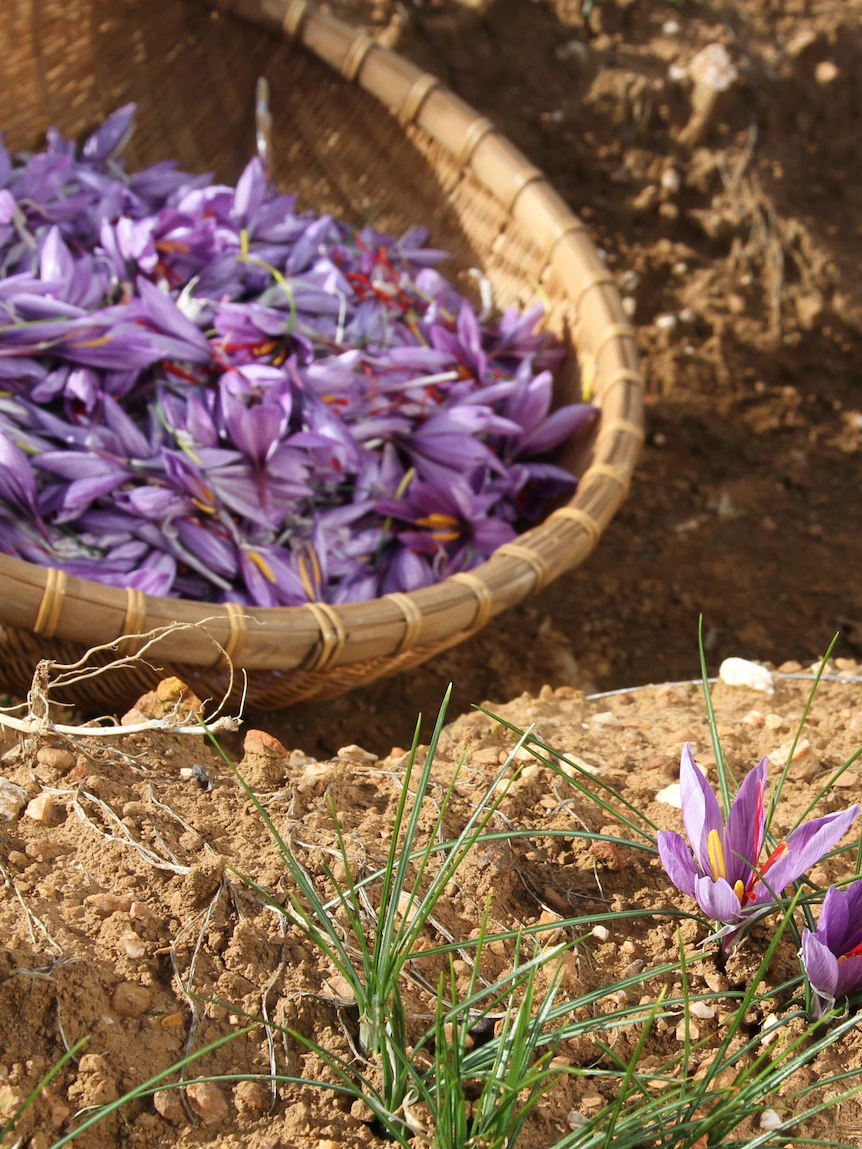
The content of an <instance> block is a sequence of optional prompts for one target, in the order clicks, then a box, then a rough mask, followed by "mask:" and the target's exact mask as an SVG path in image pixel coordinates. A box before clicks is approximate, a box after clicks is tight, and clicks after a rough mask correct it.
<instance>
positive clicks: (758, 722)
mask: <svg viewBox="0 0 862 1149" xmlns="http://www.w3.org/2000/svg"><path fill="white" fill-rule="evenodd" d="M742 721H743V722H744V723H745V724H746V726H762V725H763V724H764V722H765V721H766V719H765V718H764V717H763V715H762V714H761V713H760V711H759V710H749V712H748V713H747V714H746V715H745V717H744V718H743V719H742Z"/></svg>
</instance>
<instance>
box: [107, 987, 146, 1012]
mask: <svg viewBox="0 0 862 1149" xmlns="http://www.w3.org/2000/svg"><path fill="white" fill-rule="evenodd" d="M152 1003H153V991H152V990H151V989H149V988H148V987H147V986H145V985H138V983H137V982H134V981H121V982H120V984H119V985H118V986H117V988H116V989H115V990H114V992H113V993H112V994H111V1009H113V1011H114V1013H118V1014H119V1015H120V1017H140V1016H141V1014H143V1013H146V1012H147V1010H148V1009H149V1008H150V1006H151V1005H152Z"/></svg>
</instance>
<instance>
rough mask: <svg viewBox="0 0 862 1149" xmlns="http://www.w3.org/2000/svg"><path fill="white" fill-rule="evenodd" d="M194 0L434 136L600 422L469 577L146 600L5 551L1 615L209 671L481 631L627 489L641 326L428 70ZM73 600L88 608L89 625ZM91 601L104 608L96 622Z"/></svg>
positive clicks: (340, 656) (530, 186)
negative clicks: (500, 233) (524, 253)
mask: <svg viewBox="0 0 862 1149" xmlns="http://www.w3.org/2000/svg"><path fill="white" fill-rule="evenodd" d="M204 2H205V3H206V4H207V6H209V7H211V8H217V10H218V12H219V13H220V14H226V15H228V16H236V17H239V18H241V19H243V20H246V21H251V22H253V23H256V24H259V25H262V26H264V27H266V28H267V29H269V30H270V31H272V30H277V31H278V32H280V33H282V34H283V35H284V36H286V37H287V38H288V39H289V40H292V41H294V42H295V43H297V44H299V45H301V46H302V47H304V48H305V49H307V50H309V51H310V52H312V53H313V54H314V55H315V56H317V57H318V59H320V60H321V61H322V62H323V63H325V64H327V65H329V66H330V67H331V68H332V69H333V70H334V71H336V72H338V73H339V74H340V75H341V76H342V77H343V78H344V79H345V80H347V81H348V82H352V83H356V84H358V86H359V87H361V88H362V89H364V90H365V91H366V92H368V93H369V94H371V95H372V96H374V97H375V98H376V99H377V100H378V101H380V102H381V103H382V104H383V105H384V106H385V107H387V108H388V110H389V111H390V112H391V113H392V114H393V115H394V116H395V117H396V118H397V119H398V121H399V123H400V125H401V127H402V129H403V130H405V131H407V130H409V129H410V127H411V126H412V125H415V126H416V127H418V128H419V129H421V130H422V131H424V132H425V133H426V134H428V135H429V136H431V137H433V138H434V140H435V141H436V142H438V143H439V144H441V145H442V146H443V148H444V149H445V150H446V151H447V152H448V153H449V154H450V156H452V157H453V158H454V159H455V160H456V161H457V162H458V164H459V166H460V167H461V169H462V170H464V171H469V172H470V174H471V175H472V176H473V177H474V178H476V179H478V181H479V182H480V183H481V184H483V185H484V187H485V188H486V189H487V190H488V191H489V192H490V193H491V194H492V195H493V196H494V198H495V199H496V200H497V201H498V202H499V203H500V204H501V205H502V207H503V208H504V209H505V210H506V211H507V212H508V214H509V215H510V217H511V218H513V219H514V220H515V221H516V222H517V223H518V224H520V225H521V226H522V228H523V229H524V230H525V231H526V232H527V234H529V236H530V238H531V240H532V241H533V242H534V243H535V244H536V246H537V247H538V248H539V249H540V250H541V251H542V252H543V253H544V261H545V267H546V268H547V269H550V270H551V271H552V272H553V273H554V275H555V276H556V278H557V280H558V281H559V282H560V284H561V286H562V287H563V289H564V291H565V293H566V296H567V299H568V303H569V305H570V307H571V309H572V311H573V316H574V322H573V328H575V329H579V334H580V336H581V337H582V338H581V339H576V338H573V340H572V342H573V348H574V351H575V352H576V353H578V356H579V359H580V362H581V366H582V370H585V372H586V374H587V375H588V376H591V377H592V378H593V380H594V386H593V391H594V395H593V402H594V403H596V405H597V406H598V407H599V408H600V419H599V424H598V429H597V433H596V436H595V439H594V446H593V457H592V461H591V462H590V464H589V466H588V467H587V469H586V470H585V471H584V472H583V474H582V475H581V477H580V481H579V484H578V487H577V490H576V492H575V494H574V495H573V497H572V498H571V500H570V501H569V502H568V503H567V504H566V505H565V506H562V507H560V508H558V509H557V510H555V511H552V512H551V513H550V514H549V515H548V516H546V518H545V519H544V520H543V521H542V523H541V524H539V525H538V526H536V527H533V528H531V529H530V530H528V531H526V532H524V533H522V534H520V535H519V536H518V537H517V539H516V540H515V541H514V542H512V543H508V544H505V545H503V546H501V547H499V548H498V549H497V550H496V551H494V553H493V554H492V555H491V556H490V557H489V558H488V559H487V560H486V561H485V562H484V563H482V564H481V565H480V566H478V567H475V568H473V570H471V571H470V572H469V573H462V574H456V575H453V576H452V577H450V578H448V579H446V580H445V581H443V582H440V583H437V584H435V585H433V586H430V587H426V588H423V589H422V590H417V591H411V592H408V593H395V594H389V595H384V596H382V597H380V598H376V599H372V600H369V601H367V602H360V603H347V604H342V605H338V606H332V605H330V604H328V603H322V602H310V603H305V604H303V605H302V606H294V607H245V606H240V605H238V604H236V603H226V604H213V603H204V602H197V601H195V600H192V599H182V598H162V597H153V596H145V595H143V594H142V593H141V592H140V591H136V590H132V589H131V588H126V589H121V588H116V587H109V586H106V585H104V584H102V583H98V582H95V581H92V580H89V579H78V578H72V577H69V576H67V575H66V574H65V572H62V571H59V570H56V569H54V568H46V567H40V566H37V565H35V564H31V563H29V562H26V561H25V560H23V559H17V558H14V557H11V556H8V555H2V554H0V625H7V626H12V627H16V628H19V629H23V630H29V631H31V632H32V633H33V634H35V635H37V636H40V637H42V638H44V639H46V640H47V639H60V640H69V641H74V642H78V643H80V642H84V643H85V644H86V645H87V646H91V647H92V646H95V645H102V644H112V643H116V644H118V646H119V649H120V652H121V653H122V654H125V655H131V654H134V653H135V652H136V650H137V649H139V648H140V646H141V645H142V640H140V639H139V638H137V637H135V636H140V635H142V634H143V633H145V632H147V631H151V630H153V629H156V628H159V627H171V626H172V624H175V623H180V624H182V623H186V624H191V625H192V626H196V627H198V628H200V633H199V634H198V635H197V636H195V634H194V633H193V632H189V631H184V632H181V633H179V634H177V633H169V634H167V635H166V636H165V637H163V638H162V639H161V641H160V645H159V654H160V657H162V656H163V657H165V658H166V659H172V660H175V661H178V662H181V663H185V664H187V665H194V666H201V667H205V666H208V667H215V668H218V667H224V666H225V665H227V660H230V662H231V663H232V665H234V666H235V667H236V668H245V669H265V670H269V671H276V672H278V671H289V670H295V669H297V668H301V669H303V670H306V671H308V672H316V673H319V672H321V671H323V670H325V669H326V668H331V667H335V666H345V665H348V664H352V663H355V662H359V661H362V660H363V659H366V658H368V657H369V654H373V655H374V656H383V657H387V656H397V655H400V654H403V653H404V652H406V651H408V650H410V649H412V648H414V647H417V646H420V645H422V646H426V645H428V644H429V643H430V644H442V643H445V645H447V646H448V645H451V644H452V641H451V640H452V636H453V635H456V634H463V635H464V636H465V637H466V635H468V634H471V633H473V632H475V631H477V630H479V629H480V628H481V627H483V626H484V625H485V623H486V622H487V621H488V620H489V619H490V618H491V617H493V616H494V615H496V614H498V613H501V612H502V611H503V610H506V609H508V608H509V607H510V606H514V605H516V604H517V603H518V602H520V601H522V600H523V599H524V598H526V597H527V596H528V595H529V594H531V593H534V592H535V591H538V590H540V589H541V588H542V587H543V586H544V585H545V584H546V583H547V582H549V581H550V580H551V579H553V578H555V577H557V576H558V575H559V574H561V573H562V572H563V571H565V570H567V569H569V568H571V567H574V566H576V565H577V564H578V563H580V562H581V561H583V559H584V558H586V557H587V555H588V554H589V553H590V552H591V551H592V549H593V548H594V547H595V545H596V544H597V542H598V540H599V538H600V536H601V534H602V532H603V531H604V529H605V527H606V526H607V524H608V523H609V522H610V520H611V518H612V517H613V515H614V514H615V512H616V510H617V509H618V508H619V506H620V504H621V503H622V502H623V501H624V499H625V497H626V496H627V494H628V488H629V483H630V480H631V475H632V472H633V470H634V466H635V463H636V461H637V454H638V450H639V447H640V444H641V442H642V441H643V437H644V429H643V378H642V376H641V373H640V369H639V363H638V353H637V343H636V337H635V331H634V329H633V327H632V326H631V325H630V324H629V323H628V321H627V319H626V316H625V314H624V312H623V310H622V305H621V302H620V298H619V295H618V292H617V290H616V286H615V281H614V277H613V275H612V273H611V272H610V271H609V270H608V269H607V268H606V266H605V264H604V263H603V261H602V260H601V259H600V258H599V255H598V252H597V251H596V249H595V247H594V246H593V244H592V242H591V241H590V239H589V238H588V236H587V234H586V228H585V225H584V223H583V222H582V221H581V220H580V219H578V217H577V216H576V215H575V214H574V213H573V212H572V211H571V210H570V209H569V207H568V206H567V204H566V203H565V201H564V200H563V199H562V197H561V196H560V195H559V194H558V193H557V192H556V191H555V190H554V189H553V187H552V186H551V184H550V183H549V181H548V180H547V179H546V178H545V176H544V175H543V173H542V172H541V171H540V170H539V169H538V168H537V167H535V166H534V165H533V164H531V163H530V162H529V160H528V159H527V158H526V157H525V156H524V155H523V154H522V153H521V152H520V151H518V149H516V148H515V147H514V146H513V145H512V144H511V143H510V142H509V141H508V139H507V138H506V137H505V136H504V135H503V134H502V132H500V131H499V130H498V129H497V128H496V127H495V126H494V124H493V123H492V122H491V121H490V120H488V119H487V118H486V117H484V116H481V115H479V113H478V112H476V111H475V110H474V109H473V108H472V107H471V106H470V105H469V104H467V103H466V102H465V101H463V100H461V98H460V97H458V96H456V95H455V94H454V93H453V92H451V91H450V90H449V89H447V88H446V87H445V86H444V85H443V84H442V83H441V81H440V80H439V79H438V78H437V77H436V76H435V75H433V74H432V73H431V72H427V71H423V70H422V69H420V68H418V67H417V66H416V65H414V64H412V63H411V62H409V61H408V60H407V59H406V58H405V57H403V56H401V55H400V54H399V53H397V52H394V51H392V50H391V49H387V48H383V47H381V46H380V45H378V44H376V43H375V41H374V40H373V39H372V38H371V37H370V36H369V35H368V34H367V33H366V32H365V31H364V30H362V29H357V28H353V27H351V26H350V25H348V24H346V23H344V22H343V21H341V20H338V19H337V18H335V17H333V16H331V15H329V14H328V13H324V12H322V11H319V10H318V9H317V8H316V7H315V6H314V5H313V4H311V3H309V2H308V0H204ZM582 343H583V345H582ZM83 606H88V607H89V608H90V612H89V614H88V617H87V620H86V625H85V626H82V623H81V619H80V613H79V612H80V608H81V607H83ZM92 608H98V614H97V615H96V616H94V615H93V613H92ZM84 613H85V614H87V611H84ZM76 616H77V621H76ZM129 636H131V637H129Z"/></svg>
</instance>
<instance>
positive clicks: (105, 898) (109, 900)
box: [84, 894, 132, 914]
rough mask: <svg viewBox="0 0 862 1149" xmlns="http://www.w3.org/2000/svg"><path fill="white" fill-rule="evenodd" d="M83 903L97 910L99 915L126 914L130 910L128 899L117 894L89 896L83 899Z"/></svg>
mask: <svg viewBox="0 0 862 1149" xmlns="http://www.w3.org/2000/svg"><path fill="white" fill-rule="evenodd" d="M84 902H85V904H86V905H88V906H92V907H93V908H94V909H96V910H98V911H99V913H100V914H127V913H128V912H129V910H130V909H131V908H132V903H131V902H130V901H129V899H128V898H123V897H120V896H119V895H118V894H90V895H89V897H86V898H84Z"/></svg>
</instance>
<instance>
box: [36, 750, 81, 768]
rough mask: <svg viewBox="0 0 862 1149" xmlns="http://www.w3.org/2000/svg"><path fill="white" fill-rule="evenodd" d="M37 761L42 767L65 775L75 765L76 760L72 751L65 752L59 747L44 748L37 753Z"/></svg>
mask: <svg viewBox="0 0 862 1149" xmlns="http://www.w3.org/2000/svg"><path fill="white" fill-rule="evenodd" d="M36 761H37V762H38V763H39V764H40V765H41V766H48V767H50V768H51V769H52V770H61V771H62V772H63V773H64V774H65V772H66V771H67V770H71V769H72V767H73V766H74V765H75V761H76V759H75V755H74V754H73V753H72V751H71V750H63V749H61V748H60V747H58V746H42V747H41V749H39V750H37V751H36Z"/></svg>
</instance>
